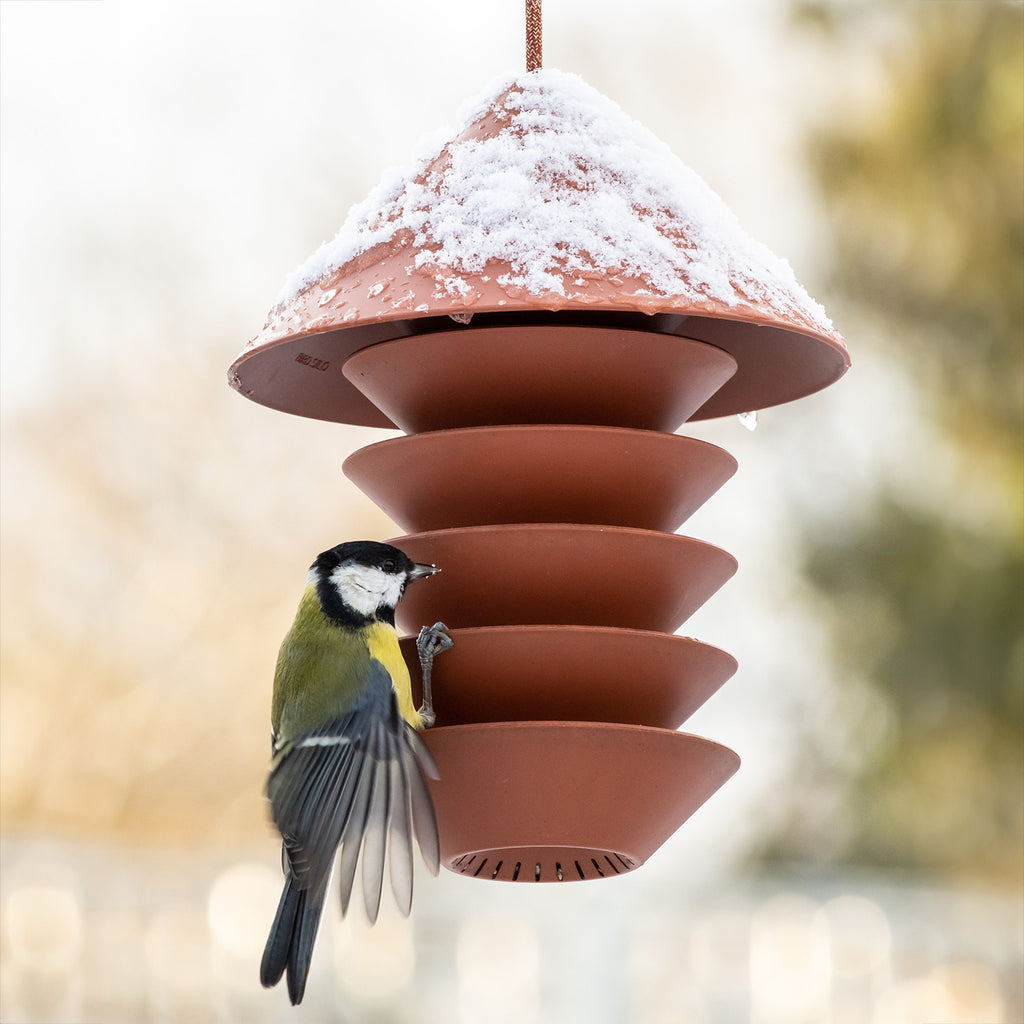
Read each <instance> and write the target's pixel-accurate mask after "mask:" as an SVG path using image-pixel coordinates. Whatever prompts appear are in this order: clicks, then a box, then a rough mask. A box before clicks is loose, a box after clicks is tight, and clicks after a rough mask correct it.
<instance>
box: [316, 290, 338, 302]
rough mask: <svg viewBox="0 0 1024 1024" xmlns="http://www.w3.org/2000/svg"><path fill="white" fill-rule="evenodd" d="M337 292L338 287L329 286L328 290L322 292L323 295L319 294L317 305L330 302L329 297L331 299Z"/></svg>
mask: <svg viewBox="0 0 1024 1024" xmlns="http://www.w3.org/2000/svg"><path fill="white" fill-rule="evenodd" d="M337 294H338V289H337V288H331V289H330V290H329V291H326V292H324V293H323V295H321V296H320V299H319V301H318V302H317V305H318V306H326V305H327V303H328V302H330V301H331V299H333V298H334V296H335V295H337Z"/></svg>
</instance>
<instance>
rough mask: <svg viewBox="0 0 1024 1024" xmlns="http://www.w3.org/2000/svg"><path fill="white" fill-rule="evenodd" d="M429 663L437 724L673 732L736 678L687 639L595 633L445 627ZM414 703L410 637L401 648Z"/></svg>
mask: <svg viewBox="0 0 1024 1024" xmlns="http://www.w3.org/2000/svg"><path fill="white" fill-rule="evenodd" d="M449 632H450V635H451V638H452V639H453V640H454V641H455V644H454V646H453V647H452V648H451V650H448V651H445V652H444V654H443V655H440V656H439V657H438V658H437V660H436V661H435V662H434V669H433V696H434V710H435V712H436V713H437V725H438V726H445V725H463V724H465V723H472V722H511V721H579V722H624V723H632V724H635V725H649V726H656V727H658V728H662V729H677V728H678V727H679V726H680V725H682V724H683V722H684V721H686V719H687V718H688V717H689V716H690V715H691V714H693V712H694V711H696V710H697V708H698V707H700V706H701V704H703V703H704V702H705V701H706V700H707V699H708V698H709V697H710V696H711V695H712V694H713V693H714V692H715V691H716V690H717V689H718V688H719V687H720V686H721V685H722V684H723V683H724V682H725V681H726V680H727V679H729V678H730V677H731V676H732V675H733V673H734V672H735V671H736V659H735V658H733V657H732V655H730V654H727V653H726V652H725V651H721V650H719V649H718V648H717V647H712V646H710V645H709V644H703V643H701V642H700V641H699V640H693V639H691V638H689V637H682V636H670V635H668V634H665V633H652V632H646V631H643V630H633V629H611V628H607V627H603V626H491V627H482V628H477V629H452V630H450V631H449ZM401 644H402V653H403V654H404V655H405V660H406V662H407V663H408V665H409V672H410V675H411V676H412V682H413V696H414V700H415V702H416V704H417V705H418V704H419V702H420V699H421V696H420V695H421V689H420V665H419V659H418V657H417V655H416V644H415V640H414V639H413V638H412V637H408V638H406V639H404V640H402V642H401Z"/></svg>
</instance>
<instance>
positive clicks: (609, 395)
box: [342, 325, 736, 434]
mask: <svg viewBox="0 0 1024 1024" xmlns="http://www.w3.org/2000/svg"><path fill="white" fill-rule="evenodd" d="M342 369H343V372H344V374H345V376H346V377H347V378H348V379H349V381H351V382H352V383H353V384H354V385H355V386H356V387H357V388H359V390H360V391H362V392H363V394H365V395H366V397H367V398H369V399H370V401H372V402H373V404H374V405H375V406H377V408H379V409H381V410H383V411H384V413H385V414H386V415H387V416H388V417H389V418H390V419H391V420H393V421H394V422H395V423H397V424H398V426H399V427H401V429H402V430H404V431H405V432H406V433H409V434H412V433H417V432H419V431H422V430H444V429H447V428H450V427H474V426H481V425H490V424H507V423H587V424H607V425H609V426H619V427H640V428H644V429H647V430H661V431H668V432H671V431H673V430H675V429H676V428H677V427H678V426H679V425H680V424H682V423H683V422H685V421H686V420H687V419H688V418H689V417H690V416H692V415H693V413H694V412H696V410H697V409H698V408H700V406H701V405H703V404H704V402H706V401H707V400H708V399H709V398H710V397H711V396H712V395H713V394H714V393H715V392H716V391H718V390H719V388H720V387H721V386H722V385H723V384H724V383H725V382H726V381H727V380H728V379H729V378H730V377H732V375H733V374H734V373H735V372H736V361H735V360H734V359H733V358H732V356H730V355H729V354H728V353H726V352H723V351H722V350H721V349H717V348H714V347H713V346H711V345H705V344H703V343H702V342H698V341H691V340H689V339H687V338H670V337H666V336H663V335H659V334H652V333H651V332H649V331H628V330H613V329H608V328H600V327H573V326H569V325H566V326H561V327H559V326H534V327H529V326H523V327H496V328H491V329H483V328H481V329H479V330H463V331H446V332H444V333H440V334H420V335H417V336H415V337H412V338H402V339H400V340H398V341H390V342H385V343H383V344H380V345H373V346H372V347H370V348H366V349H363V350H362V351H360V352H357V353H356V354H355V355H354V356H352V357H351V358H350V359H349V360H348V361H347V362H346V363H345V364H344V367H343V368H342Z"/></svg>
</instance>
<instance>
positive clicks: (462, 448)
mask: <svg viewBox="0 0 1024 1024" xmlns="http://www.w3.org/2000/svg"><path fill="white" fill-rule="evenodd" d="M344 470H345V475H346V476H348V477H349V479H350V480H352V481H353V482H354V483H355V484H356V485H357V486H358V487H359V488H360V489H361V490H362V491H364V492H365V493H366V494H368V495H369V496H370V497H371V498H372V499H373V500H374V501H375V502H376V503H377V505H379V506H380V507H381V508H382V509H383V510H384V511H385V512H386V513H387V514H388V515H389V516H390V517H391V518H392V519H393V520H394V521H395V522H396V523H398V524H399V525H400V526H401V527H402V528H403V529H406V530H410V531H422V530H439V529H443V528H446V527H454V526H480V525H485V524H496V523H594V524H601V525H608V526H633V527H639V528H641V529H647V530H663V531H667V532H669V533H671V532H672V531H673V530H675V529H677V528H678V527H679V526H681V525H682V523H683V522H685V520H686V519H688V518H689V517H690V516H691V515H692V514H693V513H694V512H695V511H696V510H697V509H698V508H699V507H700V506H701V505H702V504H704V502H705V501H706V500H707V499H708V498H709V497H711V495H712V494H714V493H715V491H717V490H718V488H719V487H721V486H722V484H724V483H725V481H726V480H728V479H729V477H731V476H732V475H733V473H734V472H735V471H736V460H735V459H734V458H733V457H732V456H731V455H730V454H729V453H728V452H726V451H724V450H723V449H722V448H718V447H716V446H715V445H712V444H708V443H707V442H705V441H700V440H697V439H696V438H692V437H681V436H679V435H678V434H665V433H659V432H655V431H651V430H627V429H622V428H620V427H592V426H551V425H549V426H504V427H470V428H465V429H460V430H439V431H433V432H431V433H426V434H413V435H412V436H408V437H396V438H393V439H391V440H388V441H380V442H378V443H377V444H371V445H369V446H367V447H366V448H362V449H360V450H359V451H357V452H355V453H354V454H353V455H350V456H349V457H348V458H347V459H346V460H345V464H344Z"/></svg>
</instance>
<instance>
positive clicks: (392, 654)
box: [366, 622, 423, 729]
mask: <svg viewBox="0 0 1024 1024" xmlns="http://www.w3.org/2000/svg"><path fill="white" fill-rule="evenodd" d="M366 646H367V647H368V648H369V649H370V656H371V657H373V658H376V659H377V660H378V661H379V662H380V663H381V664H382V665H383V666H384V668H386V669H387V671H388V675H390V676H391V682H392V684H393V685H394V687H395V694H396V695H397V697H398V711H399V713H400V714H401V716H402V717H403V718H404V719H405V720H406V721H407V722H408V723H409V724H410V725H411V726H412V727H413V728H414V729H421V728H422V727H423V722H422V720H421V718H420V715H419V712H418V711H417V710H416V708H415V706H414V705H413V702H412V681H411V680H410V678H409V669H408V667H407V666H406V664H405V659H404V658H403V657H402V649H401V648H400V647H399V646H398V634H397V633H396V632H395V630H394V627H393V626H389V625H387V623H384V622H375V623H374V624H373V625H372V626H370V627H368V629H367V631H366Z"/></svg>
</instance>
